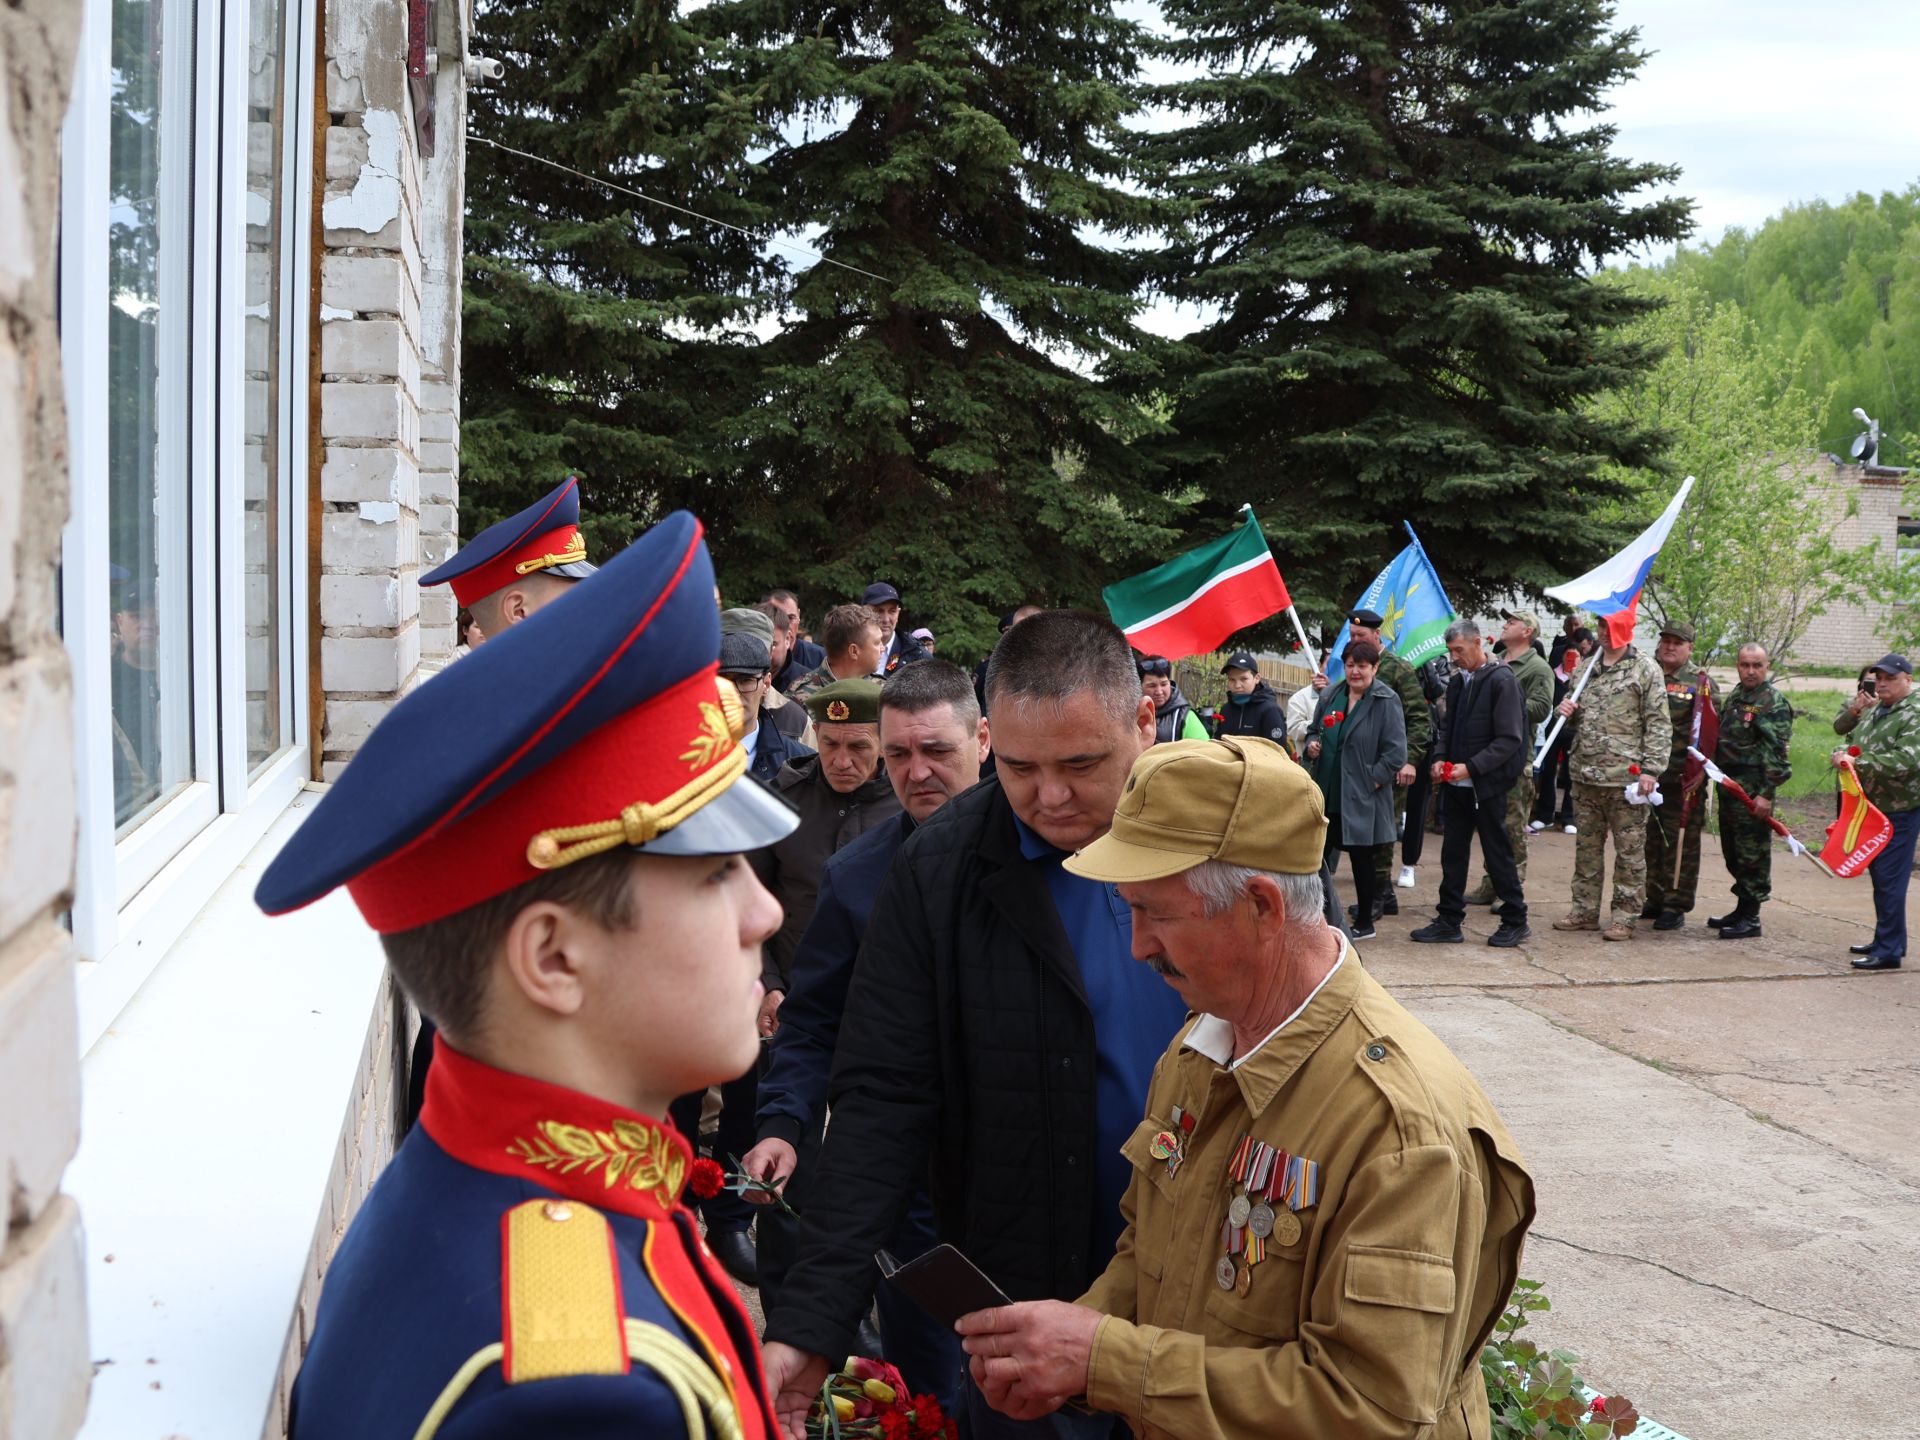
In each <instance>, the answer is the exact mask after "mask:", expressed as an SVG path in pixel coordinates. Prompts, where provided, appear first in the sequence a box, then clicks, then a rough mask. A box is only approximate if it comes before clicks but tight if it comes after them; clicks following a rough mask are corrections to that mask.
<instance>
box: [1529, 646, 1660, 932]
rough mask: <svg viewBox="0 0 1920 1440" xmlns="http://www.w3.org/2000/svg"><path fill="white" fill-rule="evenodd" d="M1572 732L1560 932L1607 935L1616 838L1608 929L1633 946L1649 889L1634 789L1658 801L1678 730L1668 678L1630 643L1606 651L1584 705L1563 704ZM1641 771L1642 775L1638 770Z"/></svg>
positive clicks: (1641, 813)
mask: <svg viewBox="0 0 1920 1440" xmlns="http://www.w3.org/2000/svg"><path fill="white" fill-rule="evenodd" d="M1560 713H1561V714H1562V715H1565V716H1567V717H1568V719H1567V725H1568V728H1569V729H1572V730H1573V742H1572V746H1571V748H1570V749H1569V751H1568V754H1567V768H1568V770H1569V771H1570V772H1571V773H1572V776H1573V817H1574V824H1575V825H1576V826H1577V827H1578V828H1579V837H1580V838H1579V840H1578V841H1577V843H1576V844H1575V846H1574V852H1573V909H1572V910H1570V911H1569V912H1568V913H1567V915H1566V917H1565V918H1564V919H1561V920H1556V921H1554V922H1553V928H1554V929H1556V930H1600V929H1601V926H1600V881H1601V877H1602V874H1603V872H1604V871H1605V869H1606V843H1607V836H1608V834H1609V833H1611V834H1612V836H1613V911H1612V914H1611V916H1610V917H1609V919H1608V923H1607V926H1606V928H1605V929H1604V930H1602V931H1601V933H1602V935H1603V936H1604V937H1605V938H1606V939H1608V940H1631V939H1632V938H1633V922H1634V920H1635V919H1636V918H1637V917H1638V916H1639V914H1640V907H1641V905H1642V904H1643V903H1644V902H1645V900H1646V890H1647V809H1646V806H1644V805H1633V804H1629V803H1628V801H1627V795H1626V790H1627V786H1629V785H1633V786H1635V787H1637V788H1638V789H1639V791H1640V793H1641V794H1643V795H1651V794H1652V793H1653V787H1654V782H1655V780H1656V778H1657V776H1658V773H1659V769H1660V767H1661V766H1662V765H1664V764H1665V763H1666V759H1667V749H1668V746H1669V744H1670V743H1671V741H1672V739H1673V727H1672V724H1671V723H1670V722H1669V721H1668V719H1667V696H1666V679H1665V677H1664V676H1662V675H1661V673H1660V667H1659V666H1658V665H1655V664H1654V663H1653V661H1651V660H1649V659H1648V658H1647V657H1646V656H1644V655H1642V654H1641V653H1640V652H1639V651H1638V650H1636V649H1634V647H1633V646H1631V645H1621V646H1613V645H1608V646H1606V647H1605V648H1604V649H1603V650H1602V651H1601V654H1600V663H1599V664H1598V665H1596V666H1595V667H1594V671H1593V678H1592V679H1590V680H1588V681H1587V688H1586V689H1585V690H1584V691H1582V692H1581V695H1580V699H1579V700H1578V701H1577V702H1576V701H1574V700H1572V699H1567V700H1562V701H1561V702H1560ZM1635 765H1637V766H1639V767H1640V771H1639V775H1638V777H1637V778H1636V776H1635V775H1634V774H1633V773H1632V772H1631V770H1630V768H1629V767H1631V766H1635Z"/></svg>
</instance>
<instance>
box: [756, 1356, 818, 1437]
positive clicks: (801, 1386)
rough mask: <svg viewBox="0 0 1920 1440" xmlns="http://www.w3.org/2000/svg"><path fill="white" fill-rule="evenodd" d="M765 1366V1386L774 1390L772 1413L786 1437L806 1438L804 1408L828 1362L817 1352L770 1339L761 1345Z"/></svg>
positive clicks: (810, 1403)
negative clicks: (815, 1353)
mask: <svg viewBox="0 0 1920 1440" xmlns="http://www.w3.org/2000/svg"><path fill="white" fill-rule="evenodd" d="M760 1354H761V1359H762V1360H763V1361H764V1362H765V1364H766V1367H767V1389H768V1390H769V1391H770V1392H772V1394H773V1413H774V1415H775V1416H776V1417H777V1418H778V1420H779V1422H780V1428H781V1429H783V1430H785V1431H786V1432H787V1436H788V1440H806V1437H807V1411H808V1410H809V1409H810V1408H812V1406H813V1401H814V1397H815V1396H817V1395H818V1394H819V1393H820V1387H821V1386H822V1385H824V1384H826V1383H827V1362H826V1361H825V1360H823V1359H821V1358H820V1357H819V1356H818V1355H811V1354H808V1353H807V1352H806V1351H805V1350H796V1349H795V1348H794V1347H793V1346H791V1345H782V1344H781V1343H780V1342H779V1341H778V1340H769V1341H767V1343H766V1344H765V1345H763V1346H761V1347H760Z"/></svg>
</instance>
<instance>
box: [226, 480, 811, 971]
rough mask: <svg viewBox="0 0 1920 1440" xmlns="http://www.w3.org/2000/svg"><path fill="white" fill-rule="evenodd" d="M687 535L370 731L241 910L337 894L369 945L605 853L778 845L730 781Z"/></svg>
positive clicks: (590, 584)
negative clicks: (353, 912) (348, 903)
mask: <svg viewBox="0 0 1920 1440" xmlns="http://www.w3.org/2000/svg"><path fill="white" fill-rule="evenodd" d="M719 652H720V616H719V614H718V612H717V611H715V609H714V605H713V564H712V562H711V561H710V560H709V559H708V558H707V547H706V544H705V542H704V541H703V540H702V539H701V530H700V522H699V521H697V520H695V519H694V518H693V516H691V515H689V514H687V513H686V512H685V511H679V512H676V513H675V514H673V515H670V516H668V517H667V518H666V519H665V520H663V521H661V522H660V524H658V525H656V526H655V527H654V528H653V529H651V530H649V531H648V532H647V533H646V534H645V535H643V536H641V537H640V538H639V539H638V540H636V541H634V542H633V544H632V545H630V546H629V547H628V548H627V549H626V550H625V551H623V552H622V553H621V554H620V555H618V556H617V557H615V558H614V559H613V560H611V561H609V562H608V563H607V564H606V565H604V566H602V567H601V568H600V571H599V573H598V574H596V575H595V576H593V578H591V579H589V580H584V581H582V582H581V583H580V584H578V585H574V586H572V587H570V588H569V589H568V591H567V593H566V594H564V595H562V596H560V597H559V598H558V599H556V600H554V601H553V602H552V603H551V604H548V605H545V606H542V607H541V608H540V609H539V610H536V611H535V612H534V613H533V614H532V615H530V616H528V617H527V618H526V619H525V620H523V621H522V622H520V623H519V624H517V625H513V626H510V627H508V628H507V629H506V630H504V631H502V632H501V633H500V634H498V635H495V636H492V637H490V638H489V639H488V640H487V642H486V644H484V645H482V646H479V647H478V648H477V649H475V650H474V651H473V653H472V654H471V655H469V656H467V657H466V658H464V659H462V660H460V661H459V662H458V663H456V664H454V665H452V666H450V667H449V668H448V669H447V670H446V671H444V672H443V673H441V674H439V675H436V676H435V677H433V678H432V679H431V680H428V681H427V682H426V683H424V684H422V685H421V686H420V687H419V688H418V689H416V690H414V691H413V693H412V694H410V695H408V696H407V697H406V698H405V699H404V700H402V701H401V702H400V703H399V704H398V705H396V706H394V708H393V709H392V711H390V712H389V713H388V715H387V717H386V718H385V719H384V720H382V721H381V722H380V724H379V725H378V726H377V727H376V728H375V729H374V732H373V733H372V734H371V735H369V736H368V737H367V740H366V743H365V744H364V745H362V746H361V748H360V753H359V754H358V755H356V756H355V757H354V759H353V761H352V762H351V763H350V764H349V765H348V766H347V768H346V769H345V770H344V771H343V772H341V775H340V778H339V779H338V780H337V781H335V782H334V784H333V785H332V787H331V788H330V789H329V790H328V791H327V793H326V795H325V796H324V797H323V798H322V799H321V801H320V803H319V805H317V806H316V807H314V811H313V813H312V814H311V815H309V816H308V817H307V819H306V822H305V823H304V824H303V825H301V827H300V828H299V829H298V830H297V831H295V832H294V836H293V838H292V840H290V841H289V842H288V843H287V846H286V848H285V849H283V850H282V851H281V852H280V854H279V855H278V856H276V857H275V859H274V861H273V863H272V864H271V865H269V866H268V867H267V873H266V874H265V875H264V876H262V877H261V880H260V885H259V888H258V889H257V890H255V891H254V900H255V901H256V902H257V903H258V904H259V906H260V908H261V909H262V910H265V911H266V912H267V913H268V914H269V915H279V914H283V913H285V912H286V911H289V910H297V909H299V908H300V907H301V906H303V905H309V904H312V903H313V902H314V901H315V900H318V899H319V898H320V897H321V896H323V895H325V894H327V893H328V892H329V891H331V890H333V889H334V888H335V887H337V886H340V885H345V886H346V887H347V890H348V892H349V893H350V894H352V896H353V899H354V903H355V904H357V905H358V906H359V907H360V913H361V914H362V915H364V916H365V917H366V919H367V923H368V924H369V925H371V926H372V927H373V928H374V929H375V930H377V931H379V932H380V933H381V934H383V935H390V934H393V933H395V932H398V931H402V930H411V929H414V928H415V927H416V926H420V925H425V924H427V923H429V922H430V921H434V920H440V919H444V918H445V917H447V916H449V915H453V914H457V913H458V912H460V911H462V910H465V909H468V908H470V907H471V906H474V905H477V904H479V903H480V902H481V901H482V900H488V899H491V898H493V897H494V896H496V895H502V894H505V893H506V892H507V891H509V890H511V889H513V888H514V887H515V886H517V885H521V884H524V883H525V882H527V881H529V880H532V879H533V878H535V877H536V876H538V875H540V874H541V873H542V872H544V871H547V870H552V869H554V868H556V867H558V866H561V865H567V864H570V863H572V862H573V861H575V860H581V859H585V858H586V857H587V856H589V855H597V854H600V853H602V852H604V851H607V850H612V849H615V848H616V847H618V846H622V845H625V846H628V847H630V848H632V849H635V850H639V851H643V852H645V853H647V854H661V855H728V854H733V853H735V852H738V851H745V850H754V849H758V848H759V847H761V846H763V845H770V844H772V843H773V842H774V841H775V840H779V839H782V838H784V837H785V836H787V835H789V834H791V833H792V832H793V830H794V828H795V826H796V825H798V823H799V821H798V819H797V817H796V815H795V813H794V811H793V809H792V808H791V807H790V806H788V805H787V804H786V802H785V801H783V800H781V799H779V798H778V797H777V796H775V795H774V794H773V792H772V791H770V790H769V789H767V788H766V787H765V786H763V785H760V784H758V783H756V782H755V781H753V780H750V779H744V780H743V779H742V777H743V776H744V775H745V774H746V769H747V752H746V749H745V747H744V746H742V745H741V744H740V739H739V734H740V730H741V729H742V728H743V726H744V722H745V714H744V712H743V711H742V709H741V706H740V697H739V696H738V694H736V693H735V692H734V691H733V688H732V686H731V685H729V684H728V683H727V682H726V681H723V680H721V679H720V678H719Z"/></svg>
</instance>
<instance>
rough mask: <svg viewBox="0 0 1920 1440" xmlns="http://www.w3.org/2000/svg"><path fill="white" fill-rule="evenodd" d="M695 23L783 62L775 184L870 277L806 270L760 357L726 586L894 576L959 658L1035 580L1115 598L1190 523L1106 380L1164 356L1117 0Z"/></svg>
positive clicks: (774, 4)
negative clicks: (1133, 180)
mask: <svg viewBox="0 0 1920 1440" xmlns="http://www.w3.org/2000/svg"><path fill="white" fill-rule="evenodd" d="M700 19H701V23H702V24H703V25H710V26H712V27H713V29H714V32H715V33H716V34H719V33H724V34H725V35H726V36H727V37H728V39H729V41H730V42H731V43H733V44H734V45H736V46H737V47H739V48H740V49H741V50H742V51H743V52H749V53H759V54H761V55H762V56H763V57H764V59H763V64H764V65H765V66H766V67H767V69H766V71H765V73H764V74H763V75H762V76H761V83H762V84H763V85H764V86H765V87H766V88H767V93H768V94H769V96H770V97H772V99H773V103H775V104H776V105H777V106H778V107H780V109H781V112H782V113H781V123H782V133H783V135H784V137H785V142H784V143H783V144H782V145H781V146H779V147H778V148H777V149H776V150H774V152H773V153H771V154H770V155H768V156H767V157H766V158H765V159H764V161H763V162H762V163H761V165H760V166H759V167H758V169H757V171H756V175H755V179H754V184H753V191H752V193H753V195H754V196H756V197H764V200H763V202H762V203H763V205H764V208H765V209H767V210H768V211H773V210H775V209H776V208H777V209H778V210H779V211H780V213H781V214H782V216H783V218H784V221H785V223H786V225H787V226H788V227H790V228H791V229H792V230H793V231H795V232H798V233H801V234H803V235H805V236H806V237H808V240H809V243H811V244H814V245H817V246H818V247H819V249H820V250H821V252H822V253H823V254H824V256H825V257H826V259H827V260H831V261H837V262H840V264H841V265H844V266H850V267H854V269H852V270H850V269H843V268H839V267H838V266H836V265H834V264H830V263H826V261H825V260H823V261H805V260H802V261H800V262H798V263H797V264H796V265H795V268H794V271H793V275H792V284H791V290H790V294H789V295H788V297H787V305H786V311H785V314H784V317H783V319H784V323H783V325H782V327H781V328H780V329H779V331H778V333H776V334H774V335H772V336H771V337H770V338H769V339H768V340H767V341H766V342H765V343H764V344H763V345H762V346H761V347H760V352H759V356H758V359H759V363H760V364H761V366H762V367H763V368H762V370H761V372H760V376H759V384H760V387H761V390H760V395H759V398H758V403H757V404H756V405H754V406H753V407H752V408H751V409H749V410H747V411H744V412H743V413H742V414H741V416H740V417H739V424H738V428H737V438H738V441H739V445H740V450H739V467H738V469H737V471H736V472H735V473H736V474H738V475H739V476H741V477H742V478H743V480H744V481H745V482H746V483H745V485H744V487H743V492H742V494H741V498H740V500H739V502H738V503H737V504H736V505H734V506H733V507H731V508H730V509H729V510H728V511H727V513H725V514H715V515H714V516H713V517H712V519H713V523H714V528H715V533H716V540H717V553H718V554H719V555H720V558H721V570H722V585H723V588H724V589H726V590H727V591H728V593H729V594H733V593H736V592H737V593H740V594H746V593H748V592H749V591H757V590H758V589H760V588H763V587H766V586H770V585H774V584H784V585H788V586H791V587H793V588H794V589H795V590H797V591H798V592H799V593H800V594H801V598H802V602H803V605H804V607H805V608H806V610H807V611H808V612H809V613H810V614H817V613H818V612H819V610H820V609H822V608H823V607H824V606H826V605H829V604H832V603H834V602H836V601H839V600H844V599H847V598H857V597H858V596H859V594H860V591H861V589H862V588H863V587H864V586H865V584H866V583H867V582H868V581H869V580H872V579H876V578H884V579H888V580H891V581H893V582H894V583H895V584H897V585H898V586H899V588H900V590H901V592H902V594H903V597H904V599H905V603H906V607H907V612H908V615H909V617H910V618H911V620H913V621H914V622H920V621H925V622H927V623H931V624H932V625H933V627H934V628H935V630H936V631H937V632H938V633H939V635H940V638H941V642H942V649H943V651H949V652H953V653H958V654H960V655H963V656H970V655H976V654H981V653H984V652H985V650H986V649H987V648H988V647H989V646H990V645H991V643H992V641H993V639H994V637H995V633H996V628H995V620H996V618H997V615H998V614H999V613H1000V612H1001V611H1004V610H1006V609H1009V608H1011V607H1012V606H1013V605H1014V604H1015V603H1017V602H1019V601H1021V600H1023V599H1026V598H1028V597H1030V596H1034V595H1042V596H1044V597H1045V598H1047V599H1049V600H1052V601H1055V602H1065V603H1081V604H1091V605H1094V606H1096V607H1097V606H1098V603H1099V587H1100V585H1101V584H1103V583H1105V582H1108V581H1110V580H1112V579H1113V578H1115V576H1116V575H1118V574H1122V573H1125V570H1126V568H1127V567H1128V566H1130V565H1131V566H1134V567H1135V568H1138V567H1139V566H1144V565H1145V564H1147V563H1151V562H1152V561H1153V560H1155V559H1158V558H1160V556H1161V554H1162V553H1163V550H1164V547H1165V545H1166V544H1167V542H1168V539H1169V534H1168V532H1167V531H1166V530H1165V529H1164V528H1162V526H1161V524H1160V523H1159V522H1160V521H1161V520H1162V519H1163V518H1164V517H1165V516H1166V515H1167V514H1168V513H1169V507H1168V506H1167V505H1166V504H1165V503H1164V502H1162V501H1160V500H1158V499H1157V498H1156V496H1155V494H1154V492H1153V491H1152V489H1151V488H1150V487H1149V486H1148V485H1147V483H1146V480H1147V472H1146V470H1145V469H1144V467H1143V463H1142V459H1141V457H1140V456H1139V454H1138V453H1137V452H1136V450H1135V449H1134V448H1133V447H1132V446H1131V445H1130V444H1129V441H1130V440H1131V439H1132V438H1133V437H1134V436H1135V435H1136V434H1138V433H1139V432H1141V431H1142V430H1144V429H1146V428H1148V427H1149V426H1150V425H1151V423H1152V422H1150V420H1149V419H1148V417H1147V416H1146V414H1145V413H1144V412H1143V411H1142V410H1141V409H1140V407H1138V406H1137V405H1135V404H1134V403H1133V402H1131V401H1130V400H1128V399H1127V398H1125V396H1124V395H1122V394H1120V393H1119V392H1118V391H1117V390H1116V389H1115V388H1114V387H1113V386H1112V385H1111V384H1110V383H1107V382H1112V381H1114V380H1116V379H1117V378H1119V377H1121V376H1122V375H1124V374H1125V373H1126V372H1127V371H1128V370H1129V368H1130V367H1133V366H1136V365H1143V364H1147V363H1149V361H1148V360H1147V359H1146V357H1145V354H1144V352H1146V351H1147V350H1148V348H1149V337H1146V336H1144V335H1142V334H1141V333H1140V332H1139V331H1138V329H1137V328H1136V326H1135V314H1136V310H1137V308H1138V306H1139V303H1140V301H1139V285H1140V279H1141V262H1140V252H1138V251H1137V250H1129V249H1126V248H1124V247H1123V245H1122V244H1121V243H1119V240H1118V238H1117V237H1119V236H1122V235H1124V234H1126V233H1127V232H1130V231H1133V230H1136V229H1138V228H1139V227H1140V226H1141V225H1142V224H1143V223H1145V221H1146V220H1147V219H1148V218H1149V213H1150V212H1149V202H1148V201H1146V200H1144V199H1142V198H1141V197H1140V196H1139V195H1138V194H1137V193H1135V192H1133V191H1131V190H1129V189H1128V188H1127V187H1126V186H1125V185H1124V184H1123V183H1122V181H1123V179H1124V172H1125V167H1124V164H1123V161H1122V158H1121V156H1120V154H1119V147H1120V145H1121V144H1122V142H1123V141H1124V132H1123V128H1122V121H1123V118H1124V117H1125V115H1126V114H1127V112H1128V111H1129V110H1130V108H1131V107H1132V106H1133V104H1134V98H1133V93H1132V90H1133V85H1134V82H1135V74H1136V67H1137V50H1138V44H1139V40H1140V36H1139V32H1138V30H1137V27H1136V26H1134V25H1133V24H1132V23H1130V22H1128V21H1126V20H1123V19H1121V18H1120V17H1118V16H1117V15H1116V14H1115V13H1114V6H1113V5H1112V4H1111V3H1108V0H1045V3H1043V0H1013V3H1006V0H994V3H992V4H986V3H970V4H962V5H955V4H945V3H940V0H845V3H819V0H792V3H789V0H723V3H721V4H718V5H715V6H712V7H710V8H709V9H708V10H705V11H702V12H701V13H700ZM796 39H797V40H799V41H802V42H804V43H803V44H802V45H800V46H799V47H798V48H793V47H791V46H790V44H789V42H791V41H794V40H796ZM856 270H857V271H863V272H867V273H865V274H861V273H855V271H856ZM876 277H877V278H876Z"/></svg>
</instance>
